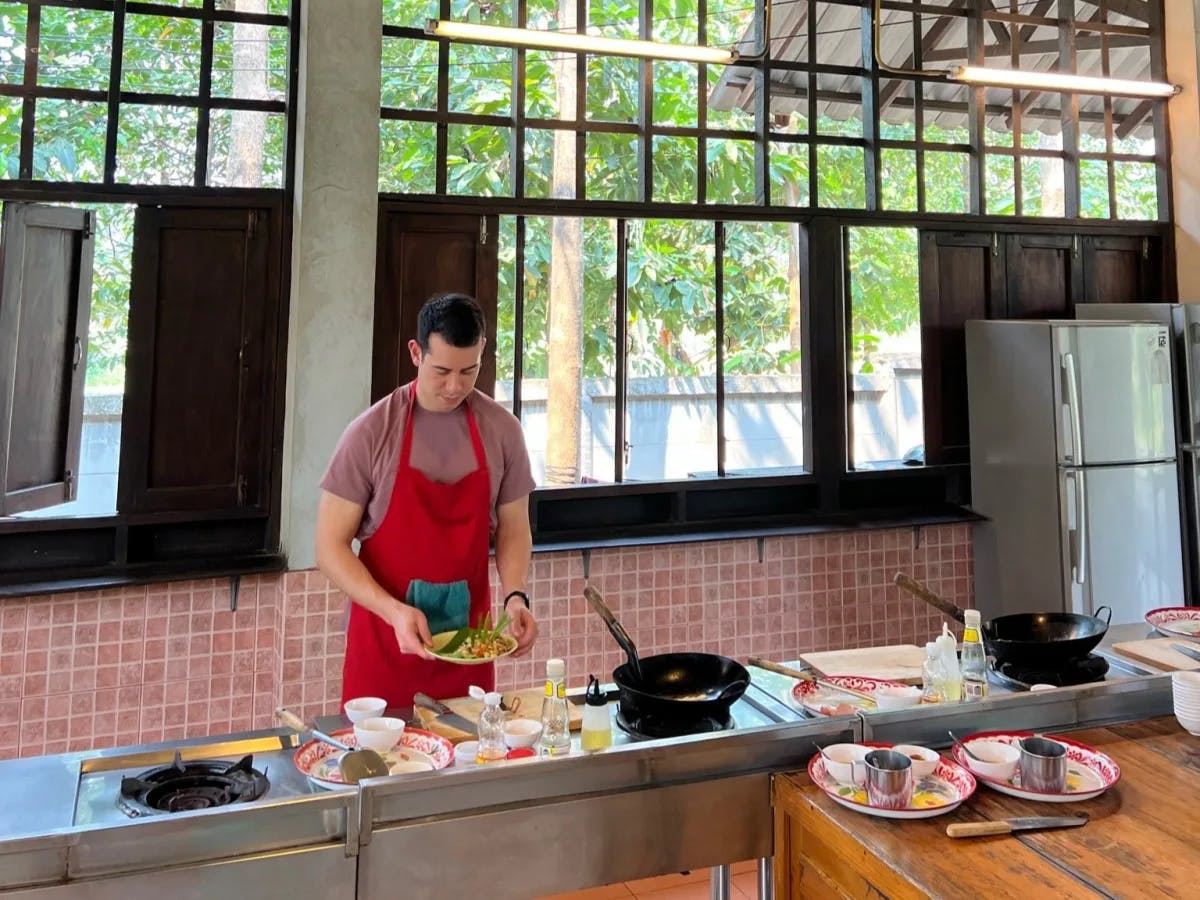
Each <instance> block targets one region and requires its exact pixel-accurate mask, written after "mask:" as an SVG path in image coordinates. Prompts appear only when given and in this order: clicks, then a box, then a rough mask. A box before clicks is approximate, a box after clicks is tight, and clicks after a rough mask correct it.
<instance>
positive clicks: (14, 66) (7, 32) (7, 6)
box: [0, 3, 44, 84]
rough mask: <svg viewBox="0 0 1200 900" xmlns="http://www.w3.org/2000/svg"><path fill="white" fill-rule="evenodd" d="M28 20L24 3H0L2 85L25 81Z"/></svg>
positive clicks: (26, 7) (27, 11) (0, 80)
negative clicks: (26, 28) (26, 27)
mask: <svg viewBox="0 0 1200 900" xmlns="http://www.w3.org/2000/svg"><path fill="white" fill-rule="evenodd" d="M43 11H44V10H43ZM28 19H29V7H28V6H26V5H25V4H24V3H0V83H4V84H22V83H24V81H25V53H26V47H25V26H26V23H27V21H28Z"/></svg>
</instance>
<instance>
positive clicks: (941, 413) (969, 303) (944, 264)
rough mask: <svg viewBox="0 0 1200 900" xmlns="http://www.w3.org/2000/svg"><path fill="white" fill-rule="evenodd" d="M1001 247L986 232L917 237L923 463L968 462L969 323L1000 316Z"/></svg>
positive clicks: (1002, 307)
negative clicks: (919, 279)
mask: <svg viewBox="0 0 1200 900" xmlns="http://www.w3.org/2000/svg"><path fill="white" fill-rule="evenodd" d="M1005 289H1006V286H1005V280H1004V243H1003V241H1002V240H1001V239H999V238H998V237H997V236H996V235H994V234H990V233H963V232H929V231H927V232H922V234H921V384H922V394H923V397H924V404H925V462H926V464H927V465H938V464H943V463H962V462H967V460H968V445H969V443H970V430H969V427H968V424H969V423H968V412H967V344H966V330H965V328H964V326H965V324H966V322H967V320H968V319H989V318H992V319H994V318H1003V316H1004V314H1005V310H1006V309H1007V305H1006V301H1005Z"/></svg>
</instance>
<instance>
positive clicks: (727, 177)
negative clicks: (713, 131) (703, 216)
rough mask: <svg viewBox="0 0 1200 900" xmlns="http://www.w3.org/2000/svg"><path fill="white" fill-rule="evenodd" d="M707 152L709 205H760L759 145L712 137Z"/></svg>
mask: <svg viewBox="0 0 1200 900" xmlns="http://www.w3.org/2000/svg"><path fill="white" fill-rule="evenodd" d="M706 152H707V155H708V174H707V177H708V181H707V182H706V190H707V192H708V196H707V197H706V199H707V201H708V202H709V203H745V204H752V203H757V202H758V197H757V196H756V194H755V190H754V183H755V170H756V167H757V159H758V145H757V144H756V143H755V142H754V141H737V140H731V139H727V138H709V139H708V141H707V146H706Z"/></svg>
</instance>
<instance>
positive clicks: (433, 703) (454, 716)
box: [413, 691, 479, 737]
mask: <svg viewBox="0 0 1200 900" xmlns="http://www.w3.org/2000/svg"><path fill="white" fill-rule="evenodd" d="M413 706H420V707H422V708H424V709H428V710H430V711H431V712H435V713H437V721H438V722H440V723H441V724H443V725H445V726H447V727H448V728H454V729H456V730H458V731H465V732H466V733H467V734H470V735H474V736H475V737H478V736H479V726H478V725H476V723H474V722H472V721H471V720H470V719H468V718H467V717H466V716H463V715H459V714H458V713H456V712H455V711H454V710H452V709H451V708H450V707H449V706H447V705H446V704H445V703H442V702H441V701H440V700H434V699H433V698H432V697H430V696H429V695H428V694H422V693H420V692H419V691H418V692H417V693H415V694H413Z"/></svg>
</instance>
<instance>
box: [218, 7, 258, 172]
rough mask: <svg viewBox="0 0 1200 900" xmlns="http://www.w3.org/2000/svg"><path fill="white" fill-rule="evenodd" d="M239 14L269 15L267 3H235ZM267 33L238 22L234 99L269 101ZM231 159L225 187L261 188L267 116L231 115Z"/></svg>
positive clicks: (242, 112) (240, 112)
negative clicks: (267, 13)
mask: <svg viewBox="0 0 1200 900" xmlns="http://www.w3.org/2000/svg"><path fill="white" fill-rule="evenodd" d="M233 7H234V9H236V10H237V11H238V12H249V13H266V11H267V0H235V2H234V4H233ZM266 32H267V29H265V28H263V27H262V26H260V25H247V24H245V23H244V22H235V23H234V25H233V95H234V96H235V97H237V98H239V99H243V100H266V99H268V94H267V33H266ZM230 120H231V121H230V128H229V157H228V159H226V161H225V184H226V185H228V186H230V187H261V186H262V182H263V151H264V147H265V144H266V140H267V114H266V113H264V112H255V111H252V110H240V109H235V110H233V111H232V112H231V113H230Z"/></svg>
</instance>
